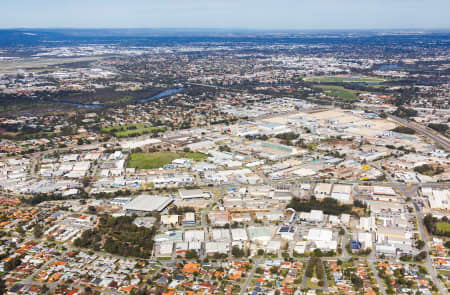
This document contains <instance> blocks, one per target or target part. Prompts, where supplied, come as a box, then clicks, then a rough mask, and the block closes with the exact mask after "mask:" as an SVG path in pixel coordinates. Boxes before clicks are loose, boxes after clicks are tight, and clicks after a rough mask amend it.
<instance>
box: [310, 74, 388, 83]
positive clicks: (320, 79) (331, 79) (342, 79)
mask: <svg viewBox="0 0 450 295" xmlns="http://www.w3.org/2000/svg"><path fill="white" fill-rule="evenodd" d="M303 81H306V82H313V83H383V82H386V81H389V80H388V79H383V78H379V77H367V76H312V77H306V78H304V79H303Z"/></svg>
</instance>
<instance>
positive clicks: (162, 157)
mask: <svg viewBox="0 0 450 295" xmlns="http://www.w3.org/2000/svg"><path fill="white" fill-rule="evenodd" d="M207 157H208V155H206V154H202V153H192V152H188V153H174V152H157V153H134V154H131V156H130V159H129V161H128V164H127V167H128V168H136V169H156V168H162V167H163V166H164V165H166V164H169V163H171V162H172V161H173V160H175V159H179V158H189V159H193V160H194V161H201V160H204V159H206V158H207Z"/></svg>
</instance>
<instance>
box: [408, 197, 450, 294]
mask: <svg viewBox="0 0 450 295" xmlns="http://www.w3.org/2000/svg"><path fill="white" fill-rule="evenodd" d="M414 206H415V209H416V215H417V223H418V225H419V231H420V237H421V239H422V240H423V241H424V242H425V247H424V251H426V252H427V254H428V255H427V258H426V263H425V266H426V268H427V269H428V271H429V272H430V275H431V278H432V280H433V282H434V283H435V284H436V286H437V287H438V289H439V292H440V294H448V292H447V289H446V288H444V287H443V286H442V283H441V281H440V280H439V278H438V276H437V273H436V269H435V268H434V266H433V263H432V261H431V257H430V255H429V253H430V248H429V246H428V243H429V239H428V236H427V234H426V232H425V226H424V225H423V215H422V212H421V211H420V207H419V206H418V205H417V203H416V202H414Z"/></svg>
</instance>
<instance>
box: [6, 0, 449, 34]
mask: <svg viewBox="0 0 450 295" xmlns="http://www.w3.org/2000/svg"><path fill="white" fill-rule="evenodd" d="M449 12H450V0H13V1H11V0H3V1H1V2H0V28H68V27H69V28H235V29H264V30H270V29H277V30H278V29H298V30H302V29H304V30H311V29H313V30H314V29H315V30H323V29H408V28H412V29H450V17H449Z"/></svg>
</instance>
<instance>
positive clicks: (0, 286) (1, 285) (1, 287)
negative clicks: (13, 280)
mask: <svg viewBox="0 0 450 295" xmlns="http://www.w3.org/2000/svg"><path fill="white" fill-rule="evenodd" d="M6 291H7V290H6V284H5V281H4V280H3V278H2V277H1V276H0V295H3V294H6Z"/></svg>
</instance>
